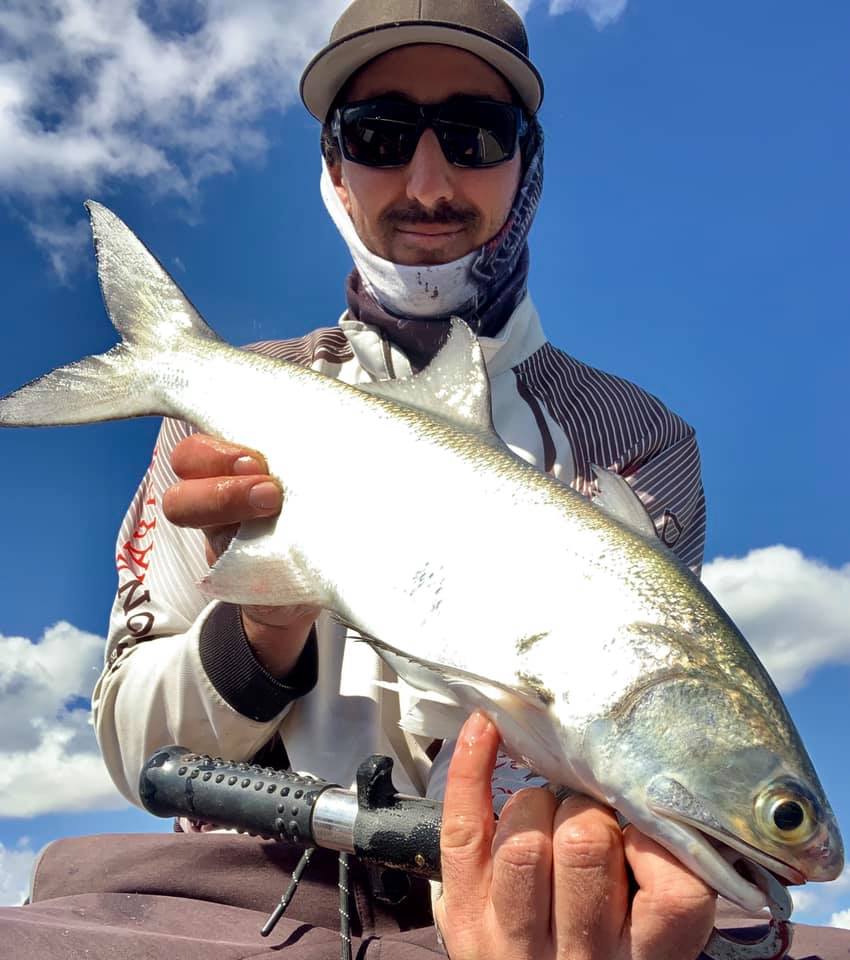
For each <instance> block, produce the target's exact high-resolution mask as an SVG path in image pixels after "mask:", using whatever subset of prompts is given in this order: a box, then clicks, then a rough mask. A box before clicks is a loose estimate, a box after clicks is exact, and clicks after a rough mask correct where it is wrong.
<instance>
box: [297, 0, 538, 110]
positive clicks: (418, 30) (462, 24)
mask: <svg viewBox="0 0 850 960" xmlns="http://www.w3.org/2000/svg"><path fill="white" fill-rule="evenodd" d="M413 43H437V44H443V45H444V46H449V47H458V48H459V49H461V50H467V51H469V53H474V54H475V55H476V56H478V57H480V58H481V59H482V60H484V61H485V62H487V63H489V64H490V66H492V67H493V68H494V69H495V70H498V71H499V73H501V74H502V76H504V78H505V79H506V80H507V81H508V83H509V84H510V85H511V86H512V87H513V89H514V90H515V91H516V93H517V95H518V96H519V98H520V100H521V101H522V103H523V104H524V105H525V107H526V109H527V110H528V111H529V113H532V114H533V113H536V112H537V109H538V108H539V106H540V103H541V101H542V100H543V79H542V78H541V76H540V74H539V72H538V71H537V68H536V67H535V66H534V64H533V63H532V62H531V60H530V59H529V57H528V36H527V35H526V32H525V27H524V26H523V23H522V19H521V18H520V17H519V15H518V14H517V13H516V11H515V10H513V9H512V8H511V7H510V6H509V5H508V4H507V3H505V2H504V0H354V2H353V3H351V4H350V5H349V6H348V7H347V8H346V9H345V11H344V12H343V14H342V16H341V17H340V18H339V20H337V22H336V23H335V24H334V27H333V30H332V31H331V36H330V41H329V42H328V44H327V45H326V46H325V47H323V48H322V49H321V50H320V51H319V52H318V53H317V54H316V56H315V57H313V59H312V60H311V61H310V62H309V63H308V64H307V67H306V68H305V70H304V73H303V75H302V77H301V99H302V100H303V101H304V105H305V106H306V107H307V109H308V110H309V111H310V113H312V114H313V116H314V117H316V119H317V120H319V121H320V122H324V121H325V119H326V118H327V115H328V112H329V111H330V108H331V104H332V103H333V101H334V98H335V97H336V95H337V94H338V93H339V91H340V90H341V89H342V87H343V86H344V84H345V82H346V81H347V80H348V78H349V77H350V76H351V75H352V74H353V73H355V72H356V71H357V70H359V69H360V67H362V66H363V65H364V64H366V63H368V62H369V61H370V60H373V59H374V58H375V57H377V56H380V55H381V54H382V53H386V52H387V51H388V50H394V49H395V48H396V47H404V46H408V45H409V44H413Z"/></svg>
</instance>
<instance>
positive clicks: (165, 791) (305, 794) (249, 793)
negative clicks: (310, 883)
mask: <svg viewBox="0 0 850 960" xmlns="http://www.w3.org/2000/svg"><path fill="white" fill-rule="evenodd" d="M335 786H336V784H332V783H328V782H327V781H325V780H316V779H314V778H312V777H300V776H298V775H297V774H294V773H289V772H286V771H282V770H272V769H270V768H268V767H259V766H256V765H253V764H247V763H232V762H230V761H228V760H221V759H219V758H214V757H207V756H201V755H200V754H197V753H192V752H191V751H189V750H187V749H186V748H185V747H178V746H170V747H163V748H162V749H161V750H157V752H156V753H154V754H153V755H152V756H151V757H150V759H149V760H148V761H147V763H146V764H145V766H144V768H143V769H142V772H141V775H140V777H139V793H140V795H141V800H142V803H143V805H144V807H145V809H146V810H148V811H150V812H151V813H152V814H154V815H155V816H157V817H189V818H191V819H195V820H203V821H204V822H206V823H211V824H215V825H216V826H219V827H228V828H231V829H236V830H239V831H240V832H242V833H250V834H254V835H256V836H260V837H267V838H269V839H274V840H286V841H288V842H290V843H298V844H305V845H306V844H312V843H313V832H312V826H311V818H312V813H313V808H314V806H315V804H316V800H318V798H319V797H320V796H321V795H322V793H324V791H325V790H327V789H328V788H329V787H335Z"/></svg>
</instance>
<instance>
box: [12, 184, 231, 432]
mask: <svg viewBox="0 0 850 960" xmlns="http://www.w3.org/2000/svg"><path fill="white" fill-rule="evenodd" d="M86 209H87V210H88V212H89V217H90V218H91V228H92V235H93V237H94V245H95V253H96V255H97V273H98V280H99V281H100V288H101V291H102V293H103V301H104V304H105V306H106V312H107V314H108V315H109V319H110V320H111V321H112V324H113V325H114V327H115V329H116V330H117V331H118V332H119V333H120V334H121V338H122V339H121V343H119V344H117V345H116V346H115V347H113V348H112V349H111V350H109V351H108V352H107V353H103V354H100V355H99V356H93V357H86V358H85V359H83V360H79V361H77V362H76V363H71V364H68V366H65V367H60V368H59V369H57V370H53V371H52V372H51V373H48V374H45V375H44V376H43V377H39V378H38V379H37V380H34V381H33V382H32V383H29V384H27V385H26V386H24V387H21V388H20V389H19V390H16V391H15V392H14V393H11V394H9V395H8V396H6V397H3V398H2V399H0V426H5V427H30V426H51V425H60V424H72V423H92V422H94V421H100V420H118V419H124V418H126V417H140V416H150V415H160V416H179V415H180V411H179V409H177V408H176V407H175V406H174V405H173V404H172V402H171V401H170V399H169V395H168V394H169V389H168V387H169V378H168V377H167V376H164V375H163V374H164V372H165V366H166V365H165V364H163V363H162V359H163V357H164V355H166V354H167V353H169V352H170V351H177V350H179V351H181V352H189V351H191V342H192V341H199V340H206V341H210V340H213V341H217V342H218V341H219V337H218V336H217V335H216V334H215V333H214V332H213V331H212V330H211V329H210V328H209V327H208V326H207V324H206V323H205V322H204V320H203V319H202V317H201V316H200V314H199V313H198V311H197V310H196V309H195V308H194V307H193V306H192V304H191V303H190V302H189V300H188V298H187V297H186V295H185V294H184V293H183V291H182V290H181V289H180V288H179V287H178V286H177V284H176V283H175V282H174V280H173V279H172V278H171V277H170V276H169V274H168V273H167V271H166V270H165V269H164V268H163V267H162V265H161V264H160V263H159V261H158V260H157V259H156V257H154V256H153V254H152V253H151V252H150V251H149V250H148V249H147V247H145V245H144V244H143V243H142V242H141V240H139V238H138V237H137V236H136V235H135V234H134V233H133V232H132V231H131V230H130V229H129V227H127V225H126V224H125V223H124V222H123V221H122V220H120V219H119V218H118V217H117V216H115V214H114V213H112V211H111V210H108V209H107V208H106V207H104V206H102V205H101V204H99V203H95V202H94V201H92V200H90V201H88V203H86ZM172 373H173V370H172Z"/></svg>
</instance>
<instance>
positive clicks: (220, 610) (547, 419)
mask: <svg viewBox="0 0 850 960" xmlns="http://www.w3.org/2000/svg"><path fill="white" fill-rule="evenodd" d="M481 345H482V348H483V353H484V357H485V361H486V364H487V371H488V375H489V379H490V385H491V393H492V412H493V422H494V426H495V429H496V432H497V433H498V434H499V436H500V437H501V438H502V439H503V440H504V441H505V443H506V444H507V445H508V446H509V447H510V448H511V450H513V451H514V453H516V454H517V455H519V456H520V457H522V458H523V459H524V460H527V461H528V462H529V463H532V464H534V465H536V466H537V467H539V468H540V469H541V470H544V471H546V472H547V473H550V474H551V475H552V476H554V477H557V478H559V479H560V480H562V481H563V482H565V483H568V484H570V485H572V486H573V488H574V489H576V490H577V491H579V492H580V493H582V494H584V495H587V496H591V495H592V493H593V472H592V465H600V466H603V467H606V468H608V469H609V470H613V471H616V472H617V473H619V474H621V475H622V476H624V477H626V478H627V480H628V482H629V484H630V485H631V487H632V489H633V490H634V491H635V492H636V493H637V495H638V496H639V497H640V499H641V500H642V501H643V504H644V505H645V507H646V509H647V511H648V513H649V515H650V516H651V517H652V520H653V521H654V523H655V527H656V531H657V533H658V536H659V538H660V539H661V540H663V541H664V543H666V544H667V545H668V546H670V547H671V548H672V549H673V550H674V551H675V552H676V553H677V554H678V555H679V557H680V558H681V559H682V560H683V561H684V562H685V563H686V564H688V565H689V566H690V567H691V568H692V569H693V570H694V571H695V572H697V573H698V572H699V570H700V566H701V563H702V554H703V546H704V536H705V501H704V496H703V488H702V482H701V478H700V463H699V453H698V450H697V445H696V441H695V438H694V431H693V429H692V428H691V427H690V426H689V425H688V424H687V423H685V422H684V421H683V420H682V419H681V418H680V417H679V416H677V415H676V414H675V413H672V412H671V411H670V410H668V409H667V408H666V407H665V406H664V405H663V404H662V403H661V402H660V401H659V400H658V399H656V398H655V397H653V396H651V395H650V394H648V393H647V392H645V391H644V390H642V389H641V388H639V387H637V386H635V385H634V384H632V383H629V382H628V381H626V380H623V379H620V378H618V377H615V376H612V375H611V374H608V373H604V372H602V371H600V370H596V369H594V368H592V367H590V366H588V365H586V364H584V363H581V362H580V361H578V360H576V359H574V358H573V357H571V356H569V355H567V354H566V353H564V352H563V351H561V350H559V349H557V348H556V347H554V346H552V345H551V344H550V343H549V342H547V340H546V338H545V336H544V333H543V330H542V328H541V326H540V322H539V319H538V315H537V312H536V310H535V308H534V306H533V304H532V302H531V299H530V298H529V297H526V298H525V299H524V300H523V301H522V302H521V303H520V305H519V306H518V307H517V309H516V310H515V312H514V314H513V315H512V317H511V319H510V320H509V321H508V323H507V324H506V326H505V327H504V328H503V330H502V331H501V333H500V334H499V336H497V337H494V338H482V340H481ZM250 349H252V350H256V351H257V352H259V353H262V354H264V355H267V356H271V357H280V358H285V359H287V360H290V361H294V362H296V363H299V364H303V365H305V366H309V367H311V368H312V369H314V370H317V371H320V372H321V373H324V374H327V375H328V376H331V377H336V378H338V379H340V380H343V381H345V382H346V383H350V384H361V383H370V382H373V381H375V380H384V379H389V378H392V377H405V376H409V375H410V374H411V369H410V364H409V363H408V360H407V358H406V357H405V356H404V354H403V353H402V352H401V350H400V349H399V348H398V347H397V346H395V345H394V344H393V343H392V342H391V340H389V339H387V338H386V337H385V336H383V335H382V334H381V333H380V332H379V331H378V330H376V329H375V328H373V327H370V326H368V325H367V324H365V323H363V322H361V321H356V320H353V319H351V317H350V316H349V315H348V314H344V315H343V317H342V319H341V320H340V322H339V324H338V325H337V326H336V327H332V328H326V329H321V330H317V331H315V332H313V333H310V334H309V335H307V336H305V337H301V338H299V339H295V340H284V341H267V342H263V343H258V344H254V345H252V346H251V347H250ZM222 389H226V384H222ZM280 415H281V417H286V416H297V415H298V412H297V411H285V410H282V411H281V414H280ZM190 431H191V428H189V427H188V426H186V425H185V424H183V423H179V422H175V421H171V420H166V421H164V423H163V426H162V429H161V432H160V436H159V440H158V443H157V446H156V449H155V451H154V454H153V460H152V462H151V465H150V467H149V469H148V471H147V473H146V475H145V477H144V478H143V480H142V483H141V485H140V486H139V489H138V492H137V493H136V496H135V498H134V499H133V502H132V503H131V505H130V508H129V510H128V512H127V515H126V517H125V519H124V523H123V525H122V526H121V530H120V533H119V536H118V543H117V551H116V560H117V569H118V591H117V594H116V597H115V602H114V606H113V608H112V614H111V618H110V625H109V637H108V642H107V648H106V661H105V666H104V670H103V673H102V675H101V677H100V679H99V681H98V684H97V687H96V689H95V693H94V697H93V706H94V716H95V724H96V730H97V735H98V740H99V742H100V747H101V750H102V752H103V756H104V759H105V761H106V764H107V767H108V769H109V771H110V774H111V775H112V778H113V780H114V781H115V783H116V785H117V787H118V789H119V790H120V791H121V792H122V793H123V794H124V795H125V796H126V797H128V798H129V799H130V800H132V801H133V802H136V803H138V802H139V797H138V777H139V772H140V770H141V768H142V765H143V764H144V762H145V760H146V759H147V758H148V757H149V756H150V755H151V754H152V753H153V752H154V751H155V750H156V749H157V748H159V747H161V746H163V745H165V744H169V743H179V744H181V745H183V746H185V747H188V748H190V749H192V750H195V751H198V752H200V753H209V754H212V755H215V756H221V757H225V758H227V759H230V760H248V759H258V760H261V761H262V762H263V763H264V764H282V763H285V762H287V760H288V762H289V764H291V767H292V769H293V770H296V771H299V772H302V773H311V774H313V775H315V776H318V777H321V778H324V779H328V780H331V781H334V782H336V783H340V784H343V785H349V784H353V782H354V779H355V774H356V770H357V766H358V764H359V763H360V762H361V761H362V760H363V759H365V758H366V757H368V756H369V755H371V754H374V753H380V754H386V755H388V756H390V757H392V758H393V760H394V761H395V771H394V777H395V782H396V786H397V787H398V788H399V790H401V791H402V792H405V793H409V794H418V795H424V794H426V793H427V794H428V795H430V796H440V795H441V793H442V789H443V785H444V782H445V773H446V768H447V765H448V760H449V758H450V755H451V749H452V744H451V743H446V744H444V745H443V746H442V748H441V749H439V752H438V753H437V754H436V758H435V759H433V760H432V757H434V753H435V748H436V747H437V746H438V745H436V744H433V743H429V742H427V741H425V740H424V739H423V738H420V737H417V736H413V735H410V734H407V733H405V732H404V731H403V730H401V729H400V728H399V725H398V721H399V718H400V716H403V715H404V713H405V712H406V710H407V709H408V708H409V706H411V704H412V702H413V700H412V699H411V691H410V689H409V688H407V687H406V685H405V684H403V683H402V684H400V685H398V686H397V687H396V688H393V683H394V682H395V681H396V680H397V678H396V677H395V676H394V675H393V674H392V673H391V671H389V670H388V668H387V667H386V666H385V665H384V664H383V663H382V661H381V660H380V659H379V658H378V657H377V655H376V654H375V653H374V652H373V651H372V649H371V648H370V647H369V646H368V645H367V644H364V643H354V642H350V643H346V642H344V641H345V632H346V631H345V627H344V626H342V625H341V624H339V623H338V622H336V621H335V620H333V619H332V618H331V617H330V616H329V615H327V614H322V615H320V617H319V618H318V621H317V623H316V626H315V628H314V630H313V632H312V634H311V637H310V639H309V641H308V643H307V645H306V647H305V649H304V653H303V654H302V656H301V658H300V659H299V661H298V663H297V664H296V666H295V668H294V669H293V671H292V673H291V674H290V675H289V676H288V677H286V678H285V679H283V680H278V679H276V678H274V677H272V676H270V675H269V674H268V673H267V672H266V671H265V670H264V669H263V667H262V666H261V665H260V664H259V663H258V661H257V660H256V659H255V657H254V656H253V654H252V651H251V648H250V647H249V645H248V642H247V640H246V638H245V635H244V632H243V630H242V627H241V620H240V616H239V610H238V608H237V607H234V606H232V605H230V604H226V603H220V602H212V603H211V602H209V600H208V599H207V598H205V597H204V596H203V595H202V594H201V593H200V592H199V590H198V588H197V586H196V584H197V583H198V581H199V580H201V579H202V578H203V576H204V575H205V573H206V572H207V569H208V567H207V561H206V559H205V551H204V542H205V541H204V535H203V534H202V533H201V532H200V531H198V530H192V529H184V528H178V527H175V526H173V525H172V524H170V523H169V522H168V520H167V519H166V518H165V517H164V515H163V513H162V497H163V494H164V492H165V490H166V489H167V488H168V487H169V486H170V485H171V484H173V483H174V482H176V480H177V478H176V476H175V474H174V473H173V471H172V469H171V465H170V455H171V451H172V450H173V448H174V447H175V445H176V444H177V443H178V442H179V441H180V440H182V439H183V438H184V437H186V436H187V435H188V434H189V432H190ZM338 469H339V487H338V489H339V496H338V498H337V499H336V500H335V501H334V502H331V503H328V504H327V510H328V511H329V513H331V514H332V515H333V516H334V517H336V518H337V519H338V523H339V536H340V537H341V538H351V537H353V538H360V537H362V538H364V540H365V539H366V538H370V539H371V538H376V537H377V538H380V539H382V540H384V541H385V542H386V544H387V549H391V548H392V544H393V541H394V539H395V538H396V537H398V536H402V535H403V536H408V535H409V534H410V531H411V526H412V527H413V529H414V530H415V523H416V513H415V504H411V514H410V516H408V517H404V518H401V517H396V516H387V515H386V514H385V513H384V512H383V511H382V507H381V499H380V496H377V495H376V496H373V495H372V493H373V492H370V491H368V490H361V489H359V487H358V478H357V476H356V475H353V474H352V473H351V471H350V469H349V465H348V464H346V463H343V462H340V463H339V467H338ZM494 521H495V522H498V518H494ZM281 522H284V520H282V521H281ZM470 602H471V603H486V602H487V600H486V597H481V598H470ZM535 782H539V781H536V780H534V779H531V778H530V774H529V773H528V771H526V770H523V769H521V768H520V767H519V765H517V764H515V763H513V762H512V761H510V760H508V759H507V758H504V757H500V758H499V762H498V766H497V769H496V772H495V775H494V779H493V795H494V804H495V806H496V807H497V808H498V807H499V806H500V805H501V801H503V800H504V798H506V796H507V795H508V794H510V793H513V792H515V791H516V790H518V789H520V788H521V787H523V786H528V785H530V784H533V783H535Z"/></svg>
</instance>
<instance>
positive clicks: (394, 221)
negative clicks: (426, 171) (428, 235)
mask: <svg viewBox="0 0 850 960" xmlns="http://www.w3.org/2000/svg"><path fill="white" fill-rule="evenodd" d="M478 219H479V217H478V213H477V212H476V211H475V210H473V209H472V208H471V207H457V206H452V204H450V203H447V202H444V203H441V204H439V205H438V206H437V207H435V208H434V209H433V210H426V209H425V207H423V206H422V204H421V203H418V202H416V201H415V200H414V201H412V202H411V203H408V204H405V205H404V206H397V207H392V208H390V209H389V210H386V211H385V212H384V213H383V214H382V215H381V220H383V221H384V223H387V224H391V225H392V226H414V225H420V224H421V225H425V224H427V225H429V226H431V225H433V224H441V225H451V224H457V225H459V226H464V225H466V224H469V223H475V222H476V221H477V220H478Z"/></svg>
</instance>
